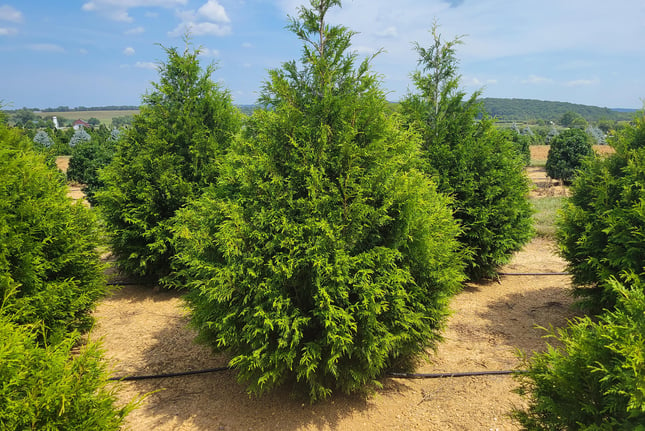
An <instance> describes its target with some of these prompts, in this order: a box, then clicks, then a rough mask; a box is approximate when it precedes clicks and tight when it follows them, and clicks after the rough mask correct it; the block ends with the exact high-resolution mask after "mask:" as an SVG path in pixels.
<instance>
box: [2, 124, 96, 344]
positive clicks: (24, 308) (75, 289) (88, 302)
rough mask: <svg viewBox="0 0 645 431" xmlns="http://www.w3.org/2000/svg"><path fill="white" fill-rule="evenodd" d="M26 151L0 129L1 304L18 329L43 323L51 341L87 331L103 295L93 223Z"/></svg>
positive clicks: (27, 146)
mask: <svg viewBox="0 0 645 431" xmlns="http://www.w3.org/2000/svg"><path fill="white" fill-rule="evenodd" d="M31 147H32V145H31V142H29V140H28V139H27V138H25V137H24V136H22V135H21V134H20V133H19V132H18V131H17V130H16V129H8V128H7V127H6V126H4V125H2V124H0V185H1V186H0V299H3V300H4V303H5V307H4V312H6V313H7V314H9V315H11V316H12V318H13V320H14V321H16V322H17V323H20V324H27V323H34V322H40V321H42V322H43V324H44V326H45V333H46V334H47V337H46V338H48V339H50V341H51V340H52V339H60V338H61V337H63V336H64V334H65V333H67V332H70V331H72V330H74V329H84V328H87V327H88V326H89V324H90V322H91V317H90V311H91V310H92V308H93V306H94V303H95V301H96V300H97V299H98V298H100V297H101V296H102V295H104V294H105V292H106V287H105V282H104V278H103V273H102V266H101V264H100V261H99V256H98V252H97V251H96V248H97V246H98V245H99V240H98V238H99V231H98V226H97V223H96V219H95V217H94V216H93V214H92V213H91V212H90V210H89V209H87V208H85V207H83V206H82V205H81V204H72V202H71V200H70V199H69V198H68V197H67V187H66V185H65V183H64V182H63V179H62V178H61V175H60V174H59V172H58V171H56V170H55V169H53V168H50V167H48V166H47V165H46V164H45V159H44V156H43V155H41V154H37V153H35V152H34V151H33V150H32V148H31Z"/></svg>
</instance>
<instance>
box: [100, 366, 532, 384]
mask: <svg viewBox="0 0 645 431" xmlns="http://www.w3.org/2000/svg"><path fill="white" fill-rule="evenodd" d="M232 369H233V368H231V367H217V368H206V369H204V370H195V371H182V372H179V373H164V374H150V375H142V376H124V377H110V378H109V379H108V380H110V381H119V382H127V381H138V380H152V379H164V378H168V377H182V376H190V375H195V374H206V373H215V372H220V371H229V370H232ZM518 373H526V371H524V370H502V371H469V372H460V373H388V374H387V376H388V377H392V378H395V379H443V378H450V377H473V376H500V375H502V376H503V375H509V374H518Z"/></svg>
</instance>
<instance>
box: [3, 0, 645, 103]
mask: <svg viewBox="0 0 645 431" xmlns="http://www.w3.org/2000/svg"><path fill="white" fill-rule="evenodd" d="M303 1H304V0H79V1H73V0H66V1H64V2H63V1H51V0H0V58H1V59H2V61H1V63H0V101H1V102H0V103H2V104H3V105H4V107H5V108H8V109H16V108H21V107H23V106H26V107H30V108H34V107H38V108H47V107H57V106H69V107H77V106H104V105H139V104H140V103H141V96H142V95H143V94H145V92H146V91H148V90H149V89H150V88H151V87H150V83H151V82H152V81H156V80H157V72H156V70H155V67H156V66H155V65H156V64H157V63H158V62H159V61H163V60H165V53H164V51H163V49H162V48H161V47H160V46H159V45H158V44H161V45H163V46H166V47H183V45H184V43H183V41H182V35H183V34H184V32H185V30H186V29H187V28H190V29H191V32H192V34H193V40H194V42H195V44H196V45H198V46H201V47H202V48H203V50H204V52H203V55H202V57H201V61H202V63H203V64H204V65H205V64H208V63H210V62H215V63H216V64H217V66H218V69H217V71H216V72H215V74H214V75H213V79H214V80H217V81H221V82H222V85H223V86H224V88H227V89H228V90H229V91H230V92H231V94H232V96H233V99H234V101H235V102H236V103H240V104H250V103H254V102H255V101H256V99H257V97H258V92H259V90H260V88H261V86H262V83H263V82H264V81H265V80H266V79H267V76H268V74H267V70H269V69H273V68H277V67H280V65H281V64H282V63H283V62H285V61H288V60H291V59H298V58H300V48H301V45H300V42H299V41H298V40H297V38H296V37H295V36H294V35H293V34H291V33H289V32H288V31H287V30H285V25H286V24H287V15H292V16H293V15H295V14H296V10H297V7H298V6H299V5H301V4H302V3H303ZM306 4H307V5H308V1H307V3H306ZM329 19H330V22H331V23H339V24H343V25H345V26H347V27H349V28H350V29H352V30H354V31H356V32H358V33H359V34H358V35H357V36H356V37H355V38H354V44H353V49H354V50H356V51H357V52H358V53H359V55H361V56H368V55H370V54H372V53H374V52H376V51H377V50H379V49H381V48H383V49H384V51H385V52H383V53H382V54H380V55H379V56H377V57H376V59H375V60H374V61H373V63H372V64H373V70H374V71H375V72H378V73H379V74H381V75H382V78H383V79H382V85H381V86H382V88H383V90H385V91H386V92H387V93H388V99H389V100H392V101H396V100H399V99H400V98H401V97H402V96H403V95H405V94H406V92H407V91H408V90H409V89H412V88H411V82H410V78H409V76H410V73H411V72H412V71H413V70H414V69H415V68H416V65H417V56H416V54H415V52H414V51H413V49H412V43H413V42H419V43H420V44H421V45H422V46H428V45H429V43H430V40H431V37H430V33H429V29H430V27H431V25H432V22H433V20H435V19H436V20H437V21H438V23H439V25H440V32H441V34H442V35H443V38H444V39H452V38H453V37H455V36H457V35H464V38H463V42H464V43H463V45H461V46H460V47H459V49H458V57H459V59H460V72H461V75H462V87H463V88H464V89H465V90H466V91H467V92H470V91H474V90H476V89H483V97H506V98H527V99H539V100H554V101H563V102H572V103H582V104H588V105H596V106H603V107H604V106H606V107H610V108H642V107H643V100H644V99H645V73H644V71H645V43H644V41H645V1H643V0H615V1H613V2H607V1H598V0H584V1H583V0H541V1H526V0H524V1H522V0H396V1H393V0H345V1H344V2H343V8H342V9H336V10H334V11H333V13H331V14H330V17H329Z"/></svg>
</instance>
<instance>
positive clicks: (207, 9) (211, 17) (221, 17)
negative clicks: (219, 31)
mask: <svg viewBox="0 0 645 431" xmlns="http://www.w3.org/2000/svg"><path fill="white" fill-rule="evenodd" d="M197 13H198V14H199V15H200V16H202V17H204V18H206V19H207V20H208V21H214V22H231V20H230V19H229V18H228V15H226V10H225V9H224V7H223V6H222V5H221V4H219V3H218V1H217V0H208V1H207V2H206V3H205V4H204V5H202V7H200V8H199V9H197Z"/></svg>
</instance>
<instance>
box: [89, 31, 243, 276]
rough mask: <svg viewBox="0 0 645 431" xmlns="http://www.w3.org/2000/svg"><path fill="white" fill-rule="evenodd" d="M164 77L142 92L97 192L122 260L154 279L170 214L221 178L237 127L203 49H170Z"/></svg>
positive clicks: (166, 253)
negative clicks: (221, 163)
mask: <svg viewBox="0 0 645 431" xmlns="http://www.w3.org/2000/svg"><path fill="white" fill-rule="evenodd" d="M165 52H166V54H167V55H168V60H167V63H165V64H163V65H162V66H161V67H160V69H159V73H160V80H159V82H158V83H154V84H153V87H154V90H153V91H152V92H150V93H149V94H146V95H145V96H144V98H143V101H144V104H143V105H142V106H141V109H140V114H139V115H137V116H135V117H134V121H133V124H132V127H131V128H129V129H127V130H126V131H125V132H124V134H123V136H122V137H121V139H119V142H118V143H117V148H116V153H115V155H114V158H113V159H112V163H110V165H109V166H108V167H107V168H105V169H104V171H103V174H102V176H101V177H100V179H101V180H102V181H104V182H105V189H104V190H102V191H101V192H99V193H97V195H96V198H97V201H98V204H99V206H100V207H101V209H102V210H103V211H102V212H103V214H104V218H105V220H106V222H107V225H108V228H109V231H110V233H111V243H112V251H113V253H115V255H116V257H117V263H118V264H119V266H120V267H121V269H123V270H124V271H125V272H126V273H129V274H131V275H132V276H138V277H141V278H145V279H149V280H151V281H155V280H157V279H158V278H160V277H163V276H165V275H167V274H168V273H169V271H170V258H171V256H172V255H173V254H174V248H173V245H172V244H171V241H170V238H171V233H170V231H169V228H170V220H171V218H172V217H173V216H174V215H175V212H176V211H177V210H178V209H179V208H181V207H182V206H184V205H186V203H188V202H189V201H191V200H192V199H194V198H196V197H197V196H199V195H200V194H201V190H202V188H203V187H205V186H206V185H208V184H210V183H211V182H213V181H215V179H216V177H217V170H218V168H217V167H218V160H219V158H220V157H221V156H222V154H223V153H224V152H225V151H226V148H227V147H228V146H229V141H230V140H231V139H232V136H233V135H234V134H236V133H237V132H238V131H239V128H240V115H239V113H238V111H237V110H236V109H235V108H234V107H233V105H232V103H231V98H230V95H229V94H228V92H226V91H223V90H221V89H220V87H219V86H218V85H217V84H216V83H214V82H213V81H212V80H211V79H210V77H211V75H212V73H213V71H214V68H213V66H212V65H211V66H209V67H207V68H206V69H205V70H202V69H201V67H200V65H199V60H198V55H199V50H195V51H191V50H190V49H189V45H188V42H187V48H186V50H185V51H184V52H183V53H181V52H179V51H178V50H177V49H176V48H165Z"/></svg>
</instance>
